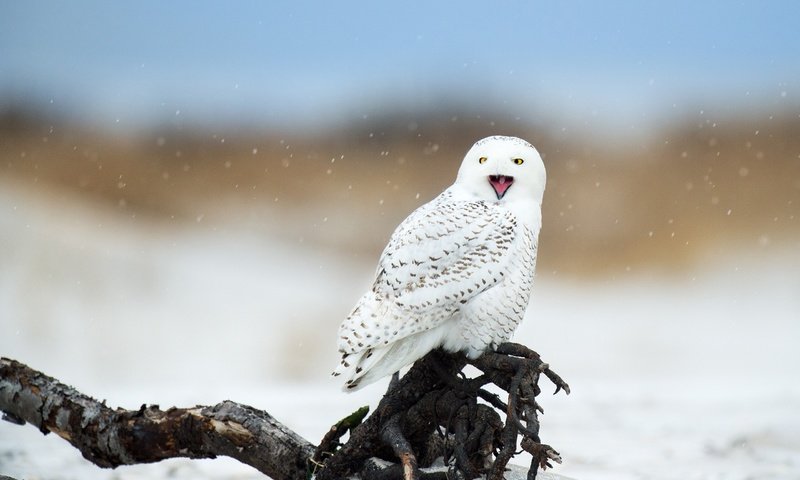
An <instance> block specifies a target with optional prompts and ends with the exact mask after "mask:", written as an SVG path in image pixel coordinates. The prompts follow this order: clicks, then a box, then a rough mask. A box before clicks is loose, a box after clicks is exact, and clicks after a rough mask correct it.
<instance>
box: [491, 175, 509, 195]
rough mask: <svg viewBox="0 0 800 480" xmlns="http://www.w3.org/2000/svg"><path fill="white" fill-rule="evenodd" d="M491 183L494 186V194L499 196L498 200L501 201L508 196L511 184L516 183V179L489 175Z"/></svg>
mask: <svg viewBox="0 0 800 480" xmlns="http://www.w3.org/2000/svg"><path fill="white" fill-rule="evenodd" d="M489 183H490V184H491V185H492V188H493V189H494V193H495V194H496V195H497V199H498V200H500V199H501V198H503V195H505V194H506V192H507V191H508V188H509V187H510V186H511V184H512V183H514V177H508V176H505V175H489Z"/></svg>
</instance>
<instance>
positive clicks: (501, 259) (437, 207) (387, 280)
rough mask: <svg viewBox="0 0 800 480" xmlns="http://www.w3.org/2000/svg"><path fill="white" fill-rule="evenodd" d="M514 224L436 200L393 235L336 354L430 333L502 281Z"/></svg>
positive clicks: (483, 209)
mask: <svg viewBox="0 0 800 480" xmlns="http://www.w3.org/2000/svg"><path fill="white" fill-rule="evenodd" d="M517 231H518V226H517V221H516V218H515V217H514V215H513V214H512V213H511V212H509V211H508V210H507V209H505V208H502V207H499V206H497V205H495V204H491V203H487V202H484V201H452V200H451V201H437V200H434V201H432V202H431V203H429V204H427V205H424V206H422V207H420V208H419V209H417V210H416V211H415V212H414V213H412V214H411V215H410V216H409V217H408V218H407V219H406V220H405V221H403V223H401V224H400V226H398V228H397V230H395V232H394V233H393V234H392V237H391V239H390V240H389V244H388V245H387V246H386V248H385V249H384V251H383V254H382V255H381V258H380V261H379V265H378V270H377V274H376V278H375V283H374V285H373V288H372V290H371V291H370V292H367V294H365V295H364V297H362V299H361V301H360V302H359V304H358V305H357V306H356V308H355V309H354V311H353V313H351V315H350V317H348V319H347V320H345V322H344V323H343V324H342V327H341V329H340V335H339V350H340V351H342V352H343V353H346V354H349V353H356V352H359V351H364V350H366V349H369V348H373V347H378V346H385V345H389V344H390V343H392V342H394V341H396V340H398V339H400V338H404V337H407V336H409V335H412V334H415V333H419V332H422V331H425V330H429V329H432V328H435V327H436V326H438V325H440V324H441V323H443V322H444V321H445V320H447V319H449V318H451V317H452V315H453V314H454V313H455V312H457V311H458V309H459V307H460V306H461V305H462V304H464V303H467V302H468V301H469V300H470V299H471V298H473V297H474V296H476V295H478V294H480V293H481V292H484V291H486V290H488V289H490V288H492V287H493V286H495V285H497V284H498V283H499V282H500V281H502V279H503V277H504V276H505V274H506V271H507V270H508V261H509V255H507V253H508V250H509V248H510V247H511V245H512V242H513V240H514V237H515V235H516V234H517Z"/></svg>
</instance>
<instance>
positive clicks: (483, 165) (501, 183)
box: [456, 135, 547, 205]
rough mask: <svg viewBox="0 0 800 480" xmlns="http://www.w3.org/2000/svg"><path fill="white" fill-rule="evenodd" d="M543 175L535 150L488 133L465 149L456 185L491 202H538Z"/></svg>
mask: <svg viewBox="0 0 800 480" xmlns="http://www.w3.org/2000/svg"><path fill="white" fill-rule="evenodd" d="M546 180H547V175H546V173H545V169H544V163H543V162H542V157H541V156H539V152H537V151H536V149H535V148H534V147H533V145H531V144H530V143H528V142H526V141H525V140H523V139H521V138H517V137H504V136H500V135H497V136H492V137H487V138H484V139H482V140H478V141H477V142H475V145H473V146H472V148H470V149H469V151H468V152H467V155H466V156H465V157H464V161H463V162H462V163H461V168H459V169H458V177H457V178H456V184H457V185H460V186H461V187H462V188H464V189H466V190H467V191H469V192H470V193H472V194H474V195H475V196H477V197H478V198H480V199H483V200H486V201H494V202H512V201H515V200H523V199H526V200H534V201H535V202H536V203H538V204H539V205H541V204H542V197H543V196H544V187H545V182H546Z"/></svg>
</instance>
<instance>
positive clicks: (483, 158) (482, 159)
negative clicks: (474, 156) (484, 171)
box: [478, 157, 488, 163]
mask: <svg viewBox="0 0 800 480" xmlns="http://www.w3.org/2000/svg"><path fill="white" fill-rule="evenodd" d="M486 160H488V158H486V157H481V158H479V159H478V162H479V163H486Z"/></svg>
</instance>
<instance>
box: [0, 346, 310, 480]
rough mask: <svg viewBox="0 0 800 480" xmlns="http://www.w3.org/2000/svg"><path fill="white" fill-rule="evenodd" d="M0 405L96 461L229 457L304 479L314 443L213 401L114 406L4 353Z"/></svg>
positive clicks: (265, 418)
mask: <svg viewBox="0 0 800 480" xmlns="http://www.w3.org/2000/svg"><path fill="white" fill-rule="evenodd" d="M0 410H2V411H3V412H5V413H6V414H7V415H9V416H10V417H11V418H15V419H17V420H22V421H24V422H28V423H31V424H32V425H35V426H36V427H38V428H39V430H41V431H42V433H45V434H47V433H49V432H53V433H55V434H56V435H58V436H59V437H61V438H63V439H65V440H67V441H68V442H69V443H71V444H72V445H73V446H74V447H75V448H77V449H78V450H80V452H81V453H82V454H83V456H84V457H85V458H86V459H87V460H89V461H90V462H92V463H94V464H95V465H98V466H101V467H106V468H114V467H117V466H119V465H133V464H138V463H152V462H158V461H160V460H164V459H166V458H174V457H187V458H214V457H216V456H219V455H224V456H229V457H232V458H235V459H237V460H239V461H240V462H242V463H245V464H247V465H251V466H253V467H254V468H256V469H257V470H259V471H261V472H263V473H265V474H267V475H269V476H270V477H272V478H274V479H287V480H288V479H297V480H305V478H306V476H307V468H308V466H307V460H308V459H309V458H310V457H311V455H313V453H314V447H313V446H312V445H311V444H310V443H308V442H307V441H306V440H304V439H303V438H301V437H300V436H298V435H297V434H296V433H294V432H293V431H291V430H290V429H288V428H286V427H285V426H284V425H283V424H281V423H280V422H278V421H277V420H275V419H274V418H273V417H272V416H270V415H269V414H267V413H266V412H263V411H260V410H257V409H254V408H252V407H248V406H246V405H241V404H238V403H235V402H231V401H225V402H222V403H219V404H217V405H214V406H211V407H203V406H197V407H194V408H170V409H168V410H166V411H163V410H160V409H159V408H158V406H156V405H151V406H149V407H148V406H145V405H142V407H141V408H140V409H138V410H122V409H111V408H109V407H107V406H106V405H105V404H103V403H101V402H98V401H97V400H95V399H94V398H91V397H88V396H86V395H84V394H82V393H80V392H78V391H77V390H75V389H73V388H71V387H69V386H67V385H64V384H62V383H59V382H58V381H57V380H55V379H53V378H51V377H48V376H46V375H44V374H42V373H40V372H37V371H36V370H33V369H31V368H29V367H27V366H25V365H23V364H22V363H19V362H16V361H14V360H10V359H7V358H2V359H0Z"/></svg>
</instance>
